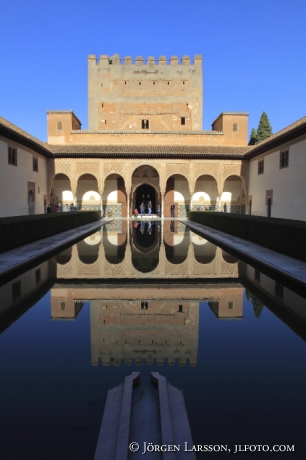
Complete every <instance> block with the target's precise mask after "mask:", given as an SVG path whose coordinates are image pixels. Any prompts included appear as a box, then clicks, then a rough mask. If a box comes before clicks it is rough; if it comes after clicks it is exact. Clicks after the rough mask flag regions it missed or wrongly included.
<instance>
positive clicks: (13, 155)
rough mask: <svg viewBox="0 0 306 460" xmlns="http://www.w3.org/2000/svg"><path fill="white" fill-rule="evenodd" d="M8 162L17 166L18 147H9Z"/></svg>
mask: <svg viewBox="0 0 306 460" xmlns="http://www.w3.org/2000/svg"><path fill="white" fill-rule="evenodd" d="M8 164H9V165H14V166H17V149H15V148H13V147H9V148H8Z"/></svg>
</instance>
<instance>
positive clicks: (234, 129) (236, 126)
mask: <svg viewBox="0 0 306 460" xmlns="http://www.w3.org/2000/svg"><path fill="white" fill-rule="evenodd" d="M233 131H235V132H236V131H238V125H237V123H234V124H233Z"/></svg>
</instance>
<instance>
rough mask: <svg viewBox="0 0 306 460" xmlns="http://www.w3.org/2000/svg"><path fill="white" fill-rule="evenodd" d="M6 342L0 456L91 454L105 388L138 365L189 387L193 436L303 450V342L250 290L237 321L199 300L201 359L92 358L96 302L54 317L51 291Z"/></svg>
mask: <svg viewBox="0 0 306 460" xmlns="http://www.w3.org/2000/svg"><path fill="white" fill-rule="evenodd" d="M0 346H1V353H0V363H1V379H0V394H1V396H2V398H1V399H2V406H1V418H2V421H3V424H2V425H3V426H2V436H1V438H2V443H1V447H0V452H1V455H2V458H8V459H9V458H23V455H24V452H27V453H28V454H27V458H31V459H33V460H35V459H37V460H38V459H39V460H41V459H42V458H43V459H44V460H45V459H47V460H48V459H52V460H54V458H56V459H58V460H61V459H67V458H73V459H75V460H81V459H82V460H83V459H87V458H88V459H89V458H93V455H94V450H95V445H96V441H97V437H98V432H99V426H100V423H101V419H102V413H103V408H104V402H105V398H106V394H107V390H108V389H110V388H112V387H114V386H117V385H118V384H119V383H120V382H122V381H123V379H124V377H125V376H126V375H129V374H130V373H131V372H133V371H140V372H141V374H142V375H144V376H145V375H146V376H147V375H148V373H149V372H150V371H158V372H160V373H161V374H162V375H165V376H166V377H167V378H168V380H169V381H170V382H171V383H172V384H173V385H174V386H177V387H179V388H181V389H182V390H183V392H184V396H185V401H186V405H187V411H188V414H189V418H190V422H191V427H192V432H193V437H194V442H195V443H207V444H210V443H212V444H221V443H223V444H225V443H228V444H231V445H233V444H236V443H237V444H239V443H241V444H248V443H257V444H258V443H260V444H263V443H269V444H271V443H278V444H288V443H292V444H296V445H297V447H298V446H299V449H302V450H303V449H304V451H305V447H306V445H305V442H304V441H302V440H303V439H304V428H305V415H304V414H305V407H306V393H305V391H304V380H305V362H306V359H305V358H306V356H305V355H306V349H305V343H304V342H303V341H302V340H301V339H300V338H299V337H298V336H297V335H295V334H294V333H293V332H292V331H291V330H290V329H289V328H288V327H287V326H286V325H285V324H284V323H282V322H281V321H280V320H279V319H277V318H276V317H275V316H274V315H273V314H272V313H271V312H270V311H269V310H268V309H267V308H264V309H263V311H262V314H261V316H260V317H259V318H258V319H257V318H256V317H255V314H254V310H253V305H252V304H251V302H248V301H247V300H246V298H244V309H243V319H242V320H237V321H235V320H218V319H217V318H216V317H215V315H214V314H213V312H212V311H211V310H210V308H209V307H208V305H207V304H206V303H202V304H200V324H199V348H198V364H197V366H196V367H190V366H189V365H186V366H183V367H180V366H178V365H175V366H173V367H170V366H167V365H166V364H165V365H164V366H161V367H160V366H157V365H156V364H155V363H154V364H152V365H151V366H148V365H146V364H145V363H144V364H143V365H142V366H136V365H135V364H132V365H130V366H127V365H125V364H124V363H122V364H121V366H120V367H115V366H110V367H104V366H101V365H99V366H97V367H94V366H91V350H90V321H89V304H88V303H86V304H84V306H83V309H82V310H81V312H80V313H79V315H78V316H77V319H76V320H75V321H60V320H51V319H50V294H49V293H48V294H47V295H45V296H44V297H43V298H42V299H41V300H40V301H39V302H38V303H37V304H36V305H35V306H34V307H32V309H30V310H29V311H28V312H27V313H26V314H24V315H23V316H22V317H21V318H20V319H19V320H18V321H17V322H15V323H14V324H13V325H12V326H11V327H10V328H9V329H7V330H6V331H5V332H4V333H3V334H2V335H1V336H0ZM16 438H18V443H16V442H15V440H16ZM148 441H149V440H148Z"/></svg>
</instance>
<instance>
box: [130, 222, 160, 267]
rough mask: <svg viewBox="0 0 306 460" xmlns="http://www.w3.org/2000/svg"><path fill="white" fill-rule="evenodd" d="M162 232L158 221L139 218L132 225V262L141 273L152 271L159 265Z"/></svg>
mask: <svg viewBox="0 0 306 460" xmlns="http://www.w3.org/2000/svg"><path fill="white" fill-rule="evenodd" d="M159 247H160V233H159V232H158V228H157V225H156V222H151V221H145V220H144V219H142V220H141V219H140V220H139V225H137V227H136V226H135V223H134V225H133V227H132V233H131V250H132V264H133V266H134V267H135V268H136V270H138V271H140V272H141V273H150V272H152V271H153V270H154V269H155V268H156V267H157V265H158V261H159Z"/></svg>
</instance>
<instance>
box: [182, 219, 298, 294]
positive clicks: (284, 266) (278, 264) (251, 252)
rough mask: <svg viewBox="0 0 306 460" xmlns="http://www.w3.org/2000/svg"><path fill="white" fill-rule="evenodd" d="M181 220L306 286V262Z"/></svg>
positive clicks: (217, 241) (205, 234)
mask: <svg viewBox="0 0 306 460" xmlns="http://www.w3.org/2000/svg"><path fill="white" fill-rule="evenodd" d="M180 221H181V222H182V223H184V224H185V225H187V226H188V227H189V228H190V230H193V231H195V232H196V233H198V234H201V235H202V236H203V237H204V238H205V237H207V238H208V239H209V240H211V241H213V242H214V243H215V244H217V245H218V244H222V245H224V246H227V247H228V248H229V249H232V250H234V251H236V252H237V253H240V254H243V255H245V256H247V257H248V258H249V259H251V260H253V261H255V262H258V263H260V264H262V265H264V266H266V267H268V268H270V269H272V270H274V271H276V272H277V273H279V274H281V275H283V276H286V277H287V278H289V279H291V280H293V281H295V282H297V283H299V284H301V285H303V286H305V287H306V262H302V261H301V260H298V259H294V258H293V257H289V256H286V255H284V254H280V253H279V252H275V251H272V250H271V249H268V248H265V247H264V246H260V245H259V244H256V243H252V242H251V241H247V240H244V239H242V238H238V237H236V236H233V235H229V234H228V233H224V232H221V231H220V230H216V229H214V228H211V227H207V226H206V225H202V224H199V223H197V222H192V221H190V220H188V219H186V220H185V219H180Z"/></svg>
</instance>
